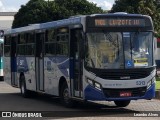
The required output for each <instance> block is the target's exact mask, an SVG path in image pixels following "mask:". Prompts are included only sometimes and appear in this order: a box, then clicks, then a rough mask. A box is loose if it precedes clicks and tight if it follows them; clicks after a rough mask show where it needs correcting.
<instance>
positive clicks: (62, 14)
mask: <svg viewBox="0 0 160 120" xmlns="http://www.w3.org/2000/svg"><path fill="white" fill-rule="evenodd" d="M102 12H103V10H102V9H101V8H100V7H97V6H96V4H94V3H90V2H88V1H87V0H54V1H44V0H30V1H29V2H28V3H27V4H26V5H23V6H21V8H20V9H19V11H18V12H17V14H16V15H15V19H14V21H13V24H12V28H16V27H23V26H27V25H28V24H34V23H43V22H48V21H54V20H60V19H64V18H68V17H69V16H74V15H86V14H94V13H102Z"/></svg>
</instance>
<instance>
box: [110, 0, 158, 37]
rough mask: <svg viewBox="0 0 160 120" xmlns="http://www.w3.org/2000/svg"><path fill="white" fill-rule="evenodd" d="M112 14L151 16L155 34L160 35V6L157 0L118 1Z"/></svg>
mask: <svg viewBox="0 0 160 120" xmlns="http://www.w3.org/2000/svg"><path fill="white" fill-rule="evenodd" d="M110 12H127V13H136V14H144V15H149V16H151V18H152V20H153V23H154V28H155V32H157V36H159V35H160V6H159V5H158V4H157V2H156V0H116V1H115V4H114V5H113V7H112V9H111V11H110Z"/></svg>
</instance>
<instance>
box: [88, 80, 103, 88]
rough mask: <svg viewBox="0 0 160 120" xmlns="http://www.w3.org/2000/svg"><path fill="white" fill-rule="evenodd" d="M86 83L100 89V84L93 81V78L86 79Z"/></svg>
mask: <svg viewBox="0 0 160 120" xmlns="http://www.w3.org/2000/svg"><path fill="white" fill-rule="evenodd" d="M86 81H87V83H88V84H89V85H91V86H93V87H94V88H96V89H98V90H101V84H99V83H98V82H95V81H94V80H91V79H90V78H87V79H86Z"/></svg>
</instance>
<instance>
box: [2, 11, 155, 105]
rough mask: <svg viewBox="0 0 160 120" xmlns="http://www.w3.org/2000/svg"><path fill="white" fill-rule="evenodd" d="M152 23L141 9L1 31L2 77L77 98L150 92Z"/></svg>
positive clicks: (26, 89)
mask: <svg viewBox="0 0 160 120" xmlns="http://www.w3.org/2000/svg"><path fill="white" fill-rule="evenodd" d="M153 32H154V29H153V23H152V19H151V17H149V16H146V15H141V14H127V13H125V14H124V13H112V14H93V15H84V16H75V17H74V16H73V17H70V18H68V19H64V20H58V21H52V22H46V23H41V24H31V25H29V26H25V27H21V28H15V29H11V30H8V31H6V32H5V35H4V36H5V40H4V71H5V72H4V73H5V74H4V80H5V81H6V82H7V83H9V84H10V85H12V86H13V87H20V90H21V94H22V96H24V97H28V96H30V94H31V93H32V92H33V91H34V92H39V93H46V94H50V95H54V96H58V97H60V99H61V101H62V103H63V104H64V105H65V106H67V107H71V106H73V105H74V104H75V102H76V101H77V100H78V101H79V100H80V101H114V103H115V104H116V105H117V106H119V107H125V106H127V105H129V103H130V101H131V100H138V99H147V100H150V99H152V98H153V97H155V75H156V68H155V60H154V57H153V56H154V55H153V54H154V41H153V38H154V34H153Z"/></svg>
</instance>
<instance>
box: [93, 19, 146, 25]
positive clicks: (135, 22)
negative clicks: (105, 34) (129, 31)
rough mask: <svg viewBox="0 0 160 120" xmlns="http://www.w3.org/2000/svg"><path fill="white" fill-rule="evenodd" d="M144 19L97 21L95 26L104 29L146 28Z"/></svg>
mask: <svg viewBox="0 0 160 120" xmlns="http://www.w3.org/2000/svg"><path fill="white" fill-rule="evenodd" d="M144 25H145V21H144V19H111V18H109V19H95V26H99V27H103V26H105V27H106V26H108V27H125V26H126V27H127V26H128V27H131V26H133V27H134V26H141V27H142V26H144Z"/></svg>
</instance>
